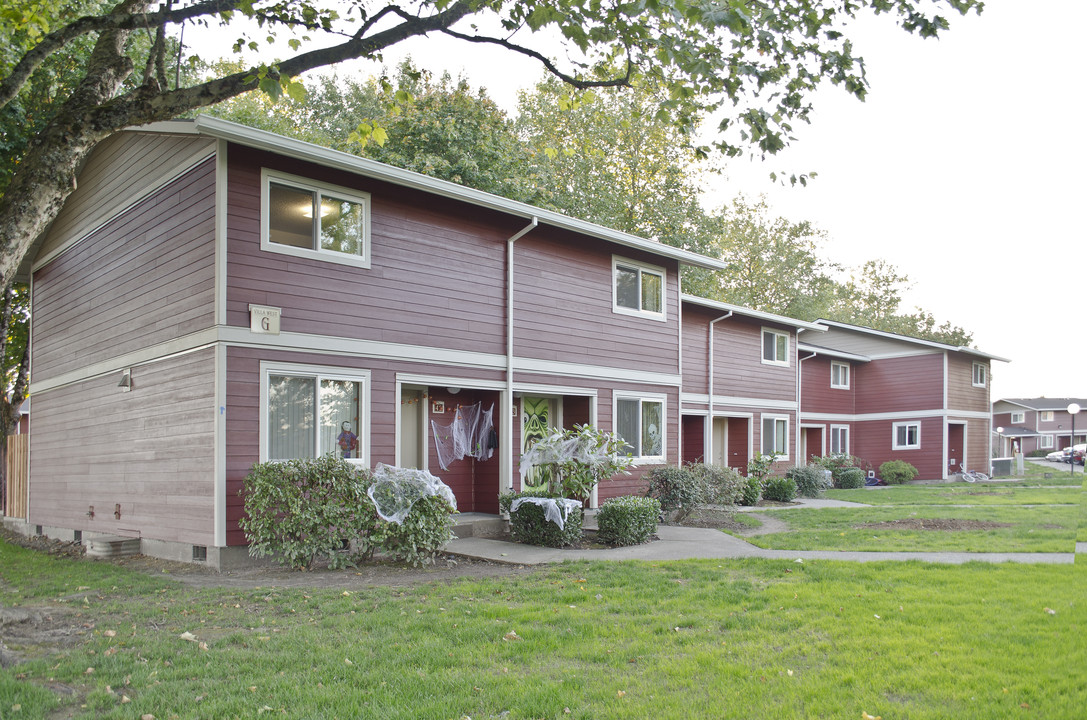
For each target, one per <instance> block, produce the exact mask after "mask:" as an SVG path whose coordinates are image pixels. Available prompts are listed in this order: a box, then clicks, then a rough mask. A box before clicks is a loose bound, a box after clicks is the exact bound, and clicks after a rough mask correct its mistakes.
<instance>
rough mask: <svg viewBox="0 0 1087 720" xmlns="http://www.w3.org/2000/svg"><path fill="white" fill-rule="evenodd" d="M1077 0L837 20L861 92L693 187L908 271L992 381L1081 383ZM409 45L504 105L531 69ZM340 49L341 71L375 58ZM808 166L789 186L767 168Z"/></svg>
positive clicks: (1056, 389)
mask: <svg viewBox="0 0 1087 720" xmlns="http://www.w3.org/2000/svg"><path fill="white" fill-rule="evenodd" d="M1085 27H1087V0H1031V1H1030V2H1021V1H1020V2H1016V1H1015V0H990V1H989V2H987V3H986V8H985V11H984V12H983V13H982V14H981V16H980V17H977V16H974V15H971V16H969V17H967V18H958V17H954V18H952V28H951V30H950V31H949V32H947V33H945V34H944V36H943V37H942V38H941V39H940V40H921V39H919V38H916V37H914V36H911V35H908V34H906V33H905V32H903V31H902V30H900V29H898V28H897V26H896V25H895V24H894V23H893V21H892V20H891V18H889V17H881V18H873V19H870V20H865V21H863V22H861V23H860V24H858V25H857V26H856V29H855V30H854V31H853V32H851V33H850V35H851V37H853V39H854V41H855V52H856V53H858V54H860V55H863V56H864V58H865V60H866V67H867V71H868V78H869V81H870V83H871V90H870V92H869V95H868V99H867V101H866V102H864V103H861V102H859V101H857V100H855V99H853V98H851V97H849V96H847V95H846V94H845V93H844V92H842V91H840V90H838V89H836V88H828V89H826V90H825V91H821V92H820V93H819V95H818V96H816V98H815V101H816V113H815V115H814V118H813V121H812V124H811V125H810V126H804V127H800V128H797V133H796V134H797V137H798V142H796V143H795V144H794V146H793V147H792V148H790V149H789V150H787V151H785V152H784V153H781V154H779V155H778V156H777V157H776V158H773V159H772V160H771V161H769V162H768V163H766V164H760V163H757V162H755V163H753V162H748V161H734V162H733V163H732V164H730V165H728V166H727V176H726V177H725V178H719V179H716V180H715V181H714V185H713V186H711V187H707V188H705V192H706V196H707V198H708V201H709V203H710V204H711V205H716V204H720V203H721V202H724V201H726V200H728V199H729V198H731V197H733V196H734V195H736V194H738V193H744V194H747V195H752V196H754V195H758V194H760V193H764V194H766V195H767V197H768V200H769V203H770V205H771V207H772V208H773V210H774V211H775V212H776V213H777V214H780V215H784V216H786V217H789V218H791V219H793V220H797V221H799V220H810V221H812V222H814V223H815V224H816V225H817V226H818V227H819V228H821V229H823V230H825V231H826V232H827V234H828V236H829V242H828V244H827V247H826V251H827V255H828V256H829V259H830V260H833V261H835V262H838V263H842V264H846V265H859V264H860V263H862V262H864V261H865V260H868V259H874V258H883V259H886V260H887V261H889V262H891V263H892V264H894V265H895V266H897V267H898V268H899V269H900V270H901V271H903V272H904V273H905V274H907V275H908V276H909V277H910V279H911V280H912V281H913V283H914V285H913V288H912V289H911V291H910V293H909V295H908V296H907V298H906V307H905V308H904V310H906V311H910V310H912V308H913V307H914V306H920V307H922V308H923V309H925V310H927V311H929V312H932V313H933V314H934V315H935V316H936V317H937V319H938V320H939V321H941V322H942V321H950V322H951V323H952V324H954V325H959V326H962V327H964V328H966V329H967V330H969V331H971V332H973V334H974V342H975V345H976V346H977V347H978V348H980V349H981V350H983V351H985V352H988V353H992V354H994V355H998V356H1001V357H1005V358H1008V359H1010V360H1011V361H1012V362H1010V363H1007V364H1005V363H994V366H993V371H992V396H993V399H994V400H996V399H998V398H1001V397H1033V396H1042V395H1045V396H1048V397H1069V396H1079V397H1083V396H1087V381H1085V380H1084V377H1083V373H1082V368H1083V366H1084V362H1085V360H1087V303H1085V302H1084V297H1085V291H1084V288H1085V284H1087V230H1085V224H1084V223H1083V222H1082V221H1080V218H1079V217H1078V215H1079V214H1080V210H1081V208H1084V207H1085V206H1087V181H1085V180H1084V173H1087V168H1085V167H1084V161H1085V160H1087V138H1085V135H1084V132H1083V129H1082V122H1083V111H1084V110H1085V109H1087V101H1085V100H1084V96H1083V95H1084V93H1083V87H1084V81H1083V77H1082V73H1083V72H1084V70H1085V69H1087V62H1085V59H1084V56H1083V50H1082V48H1083V46H1084V45H1083V32H1084V28H1085ZM407 54H410V55H412V57H413V58H414V59H415V61H416V63H417V64H418V65H420V66H422V67H425V68H427V69H430V70H432V71H434V72H435V73H440V72H441V71H442V70H448V71H449V72H450V73H451V74H453V75H454V76H456V75H458V74H460V73H462V72H463V73H464V74H465V75H466V76H467V77H468V78H469V79H470V81H471V82H472V84H473V85H475V86H483V87H486V88H487V90H488V93H489V94H490V95H491V97H493V98H494V99H495V100H496V101H497V102H498V103H499V104H500V105H502V106H503V107H505V108H507V109H508V110H511V111H512V109H513V108H514V106H515V104H516V94H517V91H518V90H520V89H528V88H530V87H531V86H532V85H534V84H535V82H536V80H538V79H539V77H540V74H541V70H540V68H539V67H538V66H537V65H535V64H533V63H532V62H530V61H529V60H527V59H521V58H518V57H511V55H510V54H509V53H508V52H502V51H499V50H493V49H491V50H488V49H485V48H478V47H476V46H468V47H466V46H465V44H464V43H454V42H452V41H447V40H445V39H442V38H436V39H434V38H428V39H423V40H415V41H411V42H409V43H405V44H404V45H403V46H402V47H401V48H398V52H396V53H386V55H385V62H386V63H387V64H389V65H390V66H391V65H394V64H395V63H396V62H397V61H398V60H399V58H401V57H403V56H404V55H407ZM377 69H378V68H377V66H376V65H373V64H364V63H358V64H355V65H353V66H352V67H351V68H350V69H344V70H341V71H340V72H341V74H343V73H344V72H345V70H346V71H347V72H355V73H360V74H363V75H367V74H371V73H372V72H374V71H375V70H377ZM783 168H785V169H788V170H790V171H795V172H807V171H812V170H814V171H816V172H817V173H818V177H817V178H816V179H815V180H814V181H813V182H812V183H810V184H809V185H808V187H806V188H800V187H796V188H792V187H782V186H780V185H775V184H773V183H771V182H770V180H769V178H768V174H769V172H770V171H771V170H780V169H783Z"/></svg>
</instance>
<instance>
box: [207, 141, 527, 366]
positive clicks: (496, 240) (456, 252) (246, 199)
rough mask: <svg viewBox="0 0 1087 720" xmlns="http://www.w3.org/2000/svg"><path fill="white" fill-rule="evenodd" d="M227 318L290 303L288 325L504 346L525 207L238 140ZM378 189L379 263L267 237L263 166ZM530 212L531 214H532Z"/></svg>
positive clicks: (495, 349) (241, 321) (236, 319)
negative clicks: (347, 261) (511, 248)
mask: <svg viewBox="0 0 1087 720" xmlns="http://www.w3.org/2000/svg"><path fill="white" fill-rule="evenodd" d="M229 158H230V163H229V168H230V169H229V187H230V191H229V206H230V209H229V215H228V230H227V234H228V237H229V245H228V248H229V249H228V257H227V267H228V275H229V284H228V288H227V311H228V315H227V320H228V323H229V324H231V325H241V326H246V327H247V326H248V325H249V313H248V306H249V303H256V304H261V305H270V306H273V307H279V308H282V310H283V313H282V318H281V329H282V330H283V331H284V332H304V333H313V334H319V335H331V336H339V337H348V338H358V339H367V340H378V341H385V342H394V343H405V344H411V345H428V346H432V347H441V348H448V349H453V350H474V351H481V352H490V353H504V352H505V332H506V330H505V303H506V300H505V272H506V268H505V248H506V245H505V242H504V240H505V238H506V237H508V236H509V235H512V234H513V233H514V232H516V231H517V230H518V229H519V227H514V226H515V225H516V224H517V223H518V222H520V221H518V220H516V219H511V218H508V217H502V216H499V215H498V214H497V213H492V212H488V211H485V210H481V209H479V208H469V207H467V206H465V205H463V204H458V203H455V202H453V201H449V200H445V199H443V198H439V197H435V196H433V195H428V194H424V193H420V192H416V191H411V190H407V189H404V188H398V187H394V186H390V185H387V184H384V183H380V182H376V181H373V180H369V179H367V178H362V177H358V176H355V175H352V174H349V173H343V172H339V171H334V170H329V169H327V168H321V167H319V166H315V165H312V164H309V163H304V162H300V161H294V160H289V159H285V158H280V157H277V156H274V155H270V154H267V153H260V152H257V151H253V150H249V149H245V148H240V147H236V146H231V147H230V151H229ZM262 167H267V168H269V169H275V170H280V171H283V172H288V173H291V174H294V175H299V176H302V177H308V178H313V179H316V180H320V181H323V182H328V183H333V184H336V185H340V186H343V187H347V188H350V189H354V190H361V191H364V192H370V193H372V197H371V201H372V213H373V216H372V221H371V244H372V252H371V269H369V270H367V269H362V268H357V267H352V266H347V265H340V264H336V263H332V262H324V261H320V260H311V259H306V258H297V257H292V256H289V255H282V254H279V253H274V252H262V251H261V249H260V192H261V185H260V173H261V168H262ZM522 224H523V223H522Z"/></svg>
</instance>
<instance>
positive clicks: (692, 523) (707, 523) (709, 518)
mask: <svg viewBox="0 0 1087 720" xmlns="http://www.w3.org/2000/svg"><path fill="white" fill-rule="evenodd" d="M755 517H757V518H758V519H759V520H761V521H763V522H765V521H766V517H765V516H764V515H758V516H755ZM675 524H678V525H681V526H683V527H696V528H711V529H713V530H727V531H729V532H731V533H736V534H738V535H757V534H759V530H760V529H761V527H762V526H760V525H751V524H748V523H745V522H743V520H742V518H741V517H740V513H737V512H733V511H729V510H719V509H716V508H701V509H698V510H695V511H694V512H692V513H691V514H690V515H688V516H687V517H686V518H684V519H683V522H681V523H675ZM772 532H777V531H772Z"/></svg>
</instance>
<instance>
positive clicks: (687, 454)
mask: <svg viewBox="0 0 1087 720" xmlns="http://www.w3.org/2000/svg"><path fill="white" fill-rule="evenodd" d="M705 428H706V418H705V416H702V415H684V416H683V462H684V463H693V462H706V435H705Z"/></svg>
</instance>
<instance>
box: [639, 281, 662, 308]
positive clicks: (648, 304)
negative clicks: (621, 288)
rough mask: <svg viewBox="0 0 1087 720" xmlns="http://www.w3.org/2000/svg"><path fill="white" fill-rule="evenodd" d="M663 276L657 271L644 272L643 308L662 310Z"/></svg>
mask: <svg viewBox="0 0 1087 720" xmlns="http://www.w3.org/2000/svg"><path fill="white" fill-rule="evenodd" d="M662 307H664V306H663V305H662V304H661V276H660V275H657V274H655V273H650V272H643V273H642V310H648V311H649V312H657V313H659V312H660V311H661V308H662Z"/></svg>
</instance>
